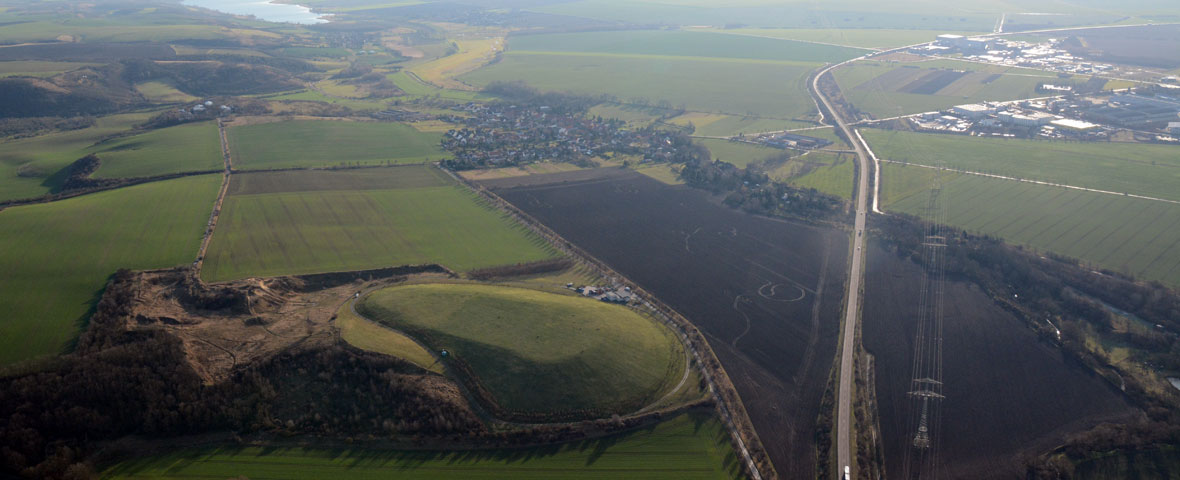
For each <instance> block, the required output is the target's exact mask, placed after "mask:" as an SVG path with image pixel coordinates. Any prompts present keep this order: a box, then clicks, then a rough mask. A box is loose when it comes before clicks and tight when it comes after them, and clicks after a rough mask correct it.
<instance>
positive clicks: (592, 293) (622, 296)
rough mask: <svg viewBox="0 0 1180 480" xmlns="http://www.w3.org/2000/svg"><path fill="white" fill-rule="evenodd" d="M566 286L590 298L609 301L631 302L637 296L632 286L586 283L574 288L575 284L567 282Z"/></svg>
mask: <svg viewBox="0 0 1180 480" xmlns="http://www.w3.org/2000/svg"><path fill="white" fill-rule="evenodd" d="M565 287H566V288H569V289H572V290H574V291H575V292H578V293H580V294H582V295H585V296H587V297H590V298H595V299H598V300H601V301H603V302H607V303H619V304H626V303H630V302H631V300H632V299H634V298H635V294H634V293H632V292H631V287H613V288H607V287H596V286H593V285H585V286H581V287H577V288H574V284H572V283H567V284H566V285H565Z"/></svg>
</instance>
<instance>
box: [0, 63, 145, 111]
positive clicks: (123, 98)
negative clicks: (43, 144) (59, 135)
mask: <svg viewBox="0 0 1180 480" xmlns="http://www.w3.org/2000/svg"><path fill="white" fill-rule="evenodd" d="M104 70H105V69H103V70H100V69H91V68H84V69H80V70H75V71H73V72H68V73H64V74H60V75H55V76H53V77H50V78H44V79H43V78H34V77H8V78H0V118H24V117H76V116H86V115H100V114H106V113H113V112H116V111H119V110H122V109H124V108H129V107H133V106H136V105H141V104H143V103H144V100H143V97H142V96H140V95H139V94H138V93H137V92H134V91H133V90H132V89H131V88H130V87H129V86H128V85H126V84H124V83H123V82H121V81H120V80H118V79H111V78H110V77H109V75H107V74H106V73H105V72H104Z"/></svg>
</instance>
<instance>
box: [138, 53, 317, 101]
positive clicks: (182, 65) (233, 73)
mask: <svg viewBox="0 0 1180 480" xmlns="http://www.w3.org/2000/svg"><path fill="white" fill-rule="evenodd" d="M119 65H120V66H121V72H120V76H121V78H122V79H123V81H125V82H127V83H130V84H136V83H140V82H147V81H163V82H167V83H169V84H171V85H173V86H175V87H176V88H177V89H179V90H180V91H183V92H185V93H188V94H190V95H196V96H199V97H209V96H216V95H252V94H261V93H274V92H280V91H285V90H294V89H297V88H300V87H301V86H302V83H301V82H300V81H299V80H298V79H296V78H295V77H294V76H293V75H292V74H291V73H290V72H287V71H285V70H281V69H278V68H275V67H271V66H268V65H263V64H257V63H240V62H237V63H235V62H224V61H193V62H154V61H151V60H138V59H132V60H123V61H122V62H120V63H119Z"/></svg>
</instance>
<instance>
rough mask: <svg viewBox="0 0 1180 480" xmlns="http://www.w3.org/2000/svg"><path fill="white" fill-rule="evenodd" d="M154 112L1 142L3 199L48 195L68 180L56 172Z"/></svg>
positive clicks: (1, 187) (1, 191)
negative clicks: (77, 128) (79, 128)
mask: <svg viewBox="0 0 1180 480" xmlns="http://www.w3.org/2000/svg"><path fill="white" fill-rule="evenodd" d="M149 116H151V114H145V113H134V114H126V115H111V116H108V117H102V118H99V119H97V121H96V122H95V125H94V126H93V127H90V128H84V129H81V130H73V131H68V132H55V133H50V134H46V135H40V136H36V137H30V138H22V139H18V140H8V141H5V142H3V143H0V200H12V199H16V198H30V197H39V196H41V195H45V194H47V193H49V192H50V191H51V190H53V189H54V188H55V187H57V186H58V185H60V184H61V182H62V181H64V180H65V178H64V176H62V175H56V176H55V175H54V174H55V173H58V172H59V171H61V169H63V168H65V167H67V166H69V164H70V163H73V161H74V160H77V159H79V158H82V157H83V156H86V154H87V153H89V152H88V151H87V149H88V148H89V147H90V146H91V145H93V144H94V143H95V142H98V141H100V140H102V139H103V138H105V137H107V136H110V135H114V134H117V133H121V132H125V131H127V130H129V129H130V128H132V127H133V126H134V125H135V124H137V123H140V122H143V121H144V120H147V119H148V117H149Z"/></svg>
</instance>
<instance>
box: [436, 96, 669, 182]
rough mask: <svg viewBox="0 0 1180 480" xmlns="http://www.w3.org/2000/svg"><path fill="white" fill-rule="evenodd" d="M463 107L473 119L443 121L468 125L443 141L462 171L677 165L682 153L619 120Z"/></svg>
mask: <svg viewBox="0 0 1180 480" xmlns="http://www.w3.org/2000/svg"><path fill="white" fill-rule="evenodd" d="M459 108H460V109H461V111H463V112H465V113H467V114H468V115H466V116H463V115H448V116H441V117H439V118H440V119H441V120H444V121H447V122H450V123H453V124H458V125H463V128H459V129H452V130H449V131H447V133H446V134H445V135H444V137H443V140H442V146H443V148H444V149H446V150H447V151H448V152H450V153H451V154H452V155H454V159H453V160H449V161H447V165H448V167H451V168H454V169H457V170H463V169H472V168H484V167H506V166H516V165H523V164H528V163H533V162H538V161H575V160H579V159H589V158H592V157H596V156H597V157H603V158H606V157H608V156H610V155H635V156H642V157H643V159H644V160H645V161H672V160H674V158H675V154H676V151H677V142H674V141H673V138H672V137H673V136H674V135H675V134H672V133H669V132H664V131H659V130H655V129H644V130H625V129H623V126H624V125H625V123H624V122H623V121H621V120H617V119H604V118H601V117H595V116H589V115H583V114H580V113H578V114H573V113H557V112H554V111H552V109H550V108H549V107H545V106H540V107H522V106H517V105H510V104H478V103H469V104H466V105H463V106H461V107H459Z"/></svg>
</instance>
